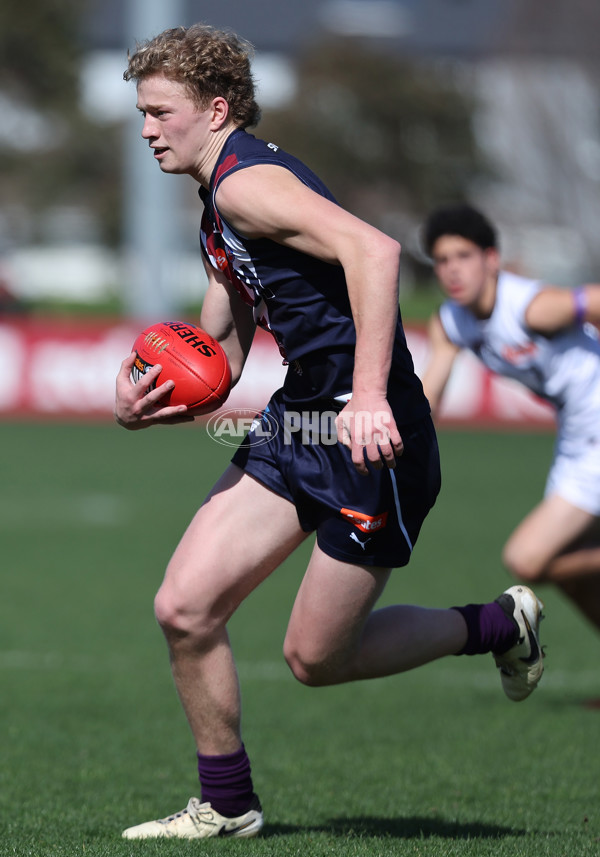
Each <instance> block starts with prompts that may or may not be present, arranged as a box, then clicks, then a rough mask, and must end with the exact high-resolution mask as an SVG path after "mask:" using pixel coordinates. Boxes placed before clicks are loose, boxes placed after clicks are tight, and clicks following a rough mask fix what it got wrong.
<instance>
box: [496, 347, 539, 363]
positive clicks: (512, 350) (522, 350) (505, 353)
mask: <svg viewBox="0 0 600 857" xmlns="http://www.w3.org/2000/svg"><path fill="white" fill-rule="evenodd" d="M537 350H538V347H537V345H536V344H535V342H527V343H526V344H525V345H505V346H504V347H503V348H502V352H501V353H502V357H503V358H504V360H506V362H507V363H511V364H512V365H513V366H518V365H520V364H521V365H522V364H523V363H525V362H526V361H527V359H528V358H530V357H534V356H535V355H536V354H537Z"/></svg>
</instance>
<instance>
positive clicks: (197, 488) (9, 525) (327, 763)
mask: <svg viewBox="0 0 600 857" xmlns="http://www.w3.org/2000/svg"><path fill="white" fill-rule="evenodd" d="M0 439H1V448H2V451H3V452H2V480H1V482H0V531H1V541H0V544H1V545H2V595H1V598H0V682H1V685H0V686H1V693H0V730H1V734H2V743H1V763H0V855H19V857H20V855H34V857H42V855H52V857H62V855H65V856H66V857H67V855H68V857H73V855H86V857H87V855H93V857H100V855H102V856H103V857H104V855H111V857H119V855H136V857H137V855H144V856H145V855H159V854H160V855H175V854H176V855H178V857H186V855H198V854H226V855H230V854H236V855H237V854H240V855H241V854H244V855H246V854H249V855H257V857H258V855H261V857H262V855H273V857H275V855H277V857H281V855H300V857H312V855H344V857H347V855H368V857H379V855H390V854H391V855H396V854H397V855H428V857H438V855H439V857H442V855H443V857H449V855H458V857H466V855H473V857H475V855H476V857H484V855H494V857H496V855H498V857H505V855H506V857H509V855H510V857H519V855H532V857H544V855H551V857H559V855H560V857H583V855H597V854H598V853H599V852H600V757H599V754H598V731H599V728H600V711H598V710H596V711H594V710H590V709H589V708H586V707H585V706H584V705H583V704H582V703H583V702H584V701H585V700H586V699H589V698H592V697H600V674H599V670H598V642H599V641H598V637H597V635H596V633H595V632H594V631H593V630H592V629H591V628H590V627H589V626H586V625H585V624H584V622H583V620H580V618H579V616H578V615H577V614H576V613H575V612H574V610H573V609H572V608H571V607H570V605H569V604H568V603H566V602H565V601H564V600H563V599H562V598H561V597H560V596H559V595H558V593H556V592H555V591H554V590H552V589H548V588H546V589H542V590H540V594H541V595H542V597H543V599H544V600H545V602H546V615H547V619H546V621H545V623H544V625H543V626H542V629H543V640H542V641H543V643H545V644H546V645H547V661H546V673H545V675H544V678H543V680H542V683H541V685H540V687H539V689H538V690H537V691H536V692H535V693H534V695H533V696H532V697H531V698H530V699H529V700H528V701H527V702H525V703H522V704H514V703H511V702H509V701H508V700H506V699H505V697H504V695H503V693H502V691H501V689H500V682H499V679H498V676H497V674H496V671H495V669H494V666H493V662H492V660H491V657H490V656H486V657H481V658H447V659H445V660H443V661H440V662H437V663H435V664H431V665H428V666H427V667H425V668H422V669H420V670H417V671H415V672H413V673H409V674H406V675H402V676H398V677H394V678H389V679H381V680H377V681H372V682H366V683H362V684H354V685H346V686H340V687H335V688H328V689H320V690H316V689H309V688H305V687H302V686H301V685H299V684H298V683H296V682H295V681H294V680H293V679H292V677H291V675H290V674H289V673H288V671H287V668H286V667H285V664H284V662H283V658H282V655H281V644H282V640H283V635H284V630H285V625H286V618H287V615H288V613H289V610H290V607H291V604H292V600H293V598H294V593H295V590H296V588H297V586H298V583H299V580H300V578H301V575H302V572H303V568H304V565H305V563H306V559H307V556H308V550H309V548H310V545H306V546H304V547H303V548H302V549H301V550H300V551H299V552H298V554H297V555H296V556H295V557H293V559H292V560H290V561H289V562H288V563H287V564H285V565H284V566H283V567H282V568H281V569H279V571H278V572H276V573H275V574H274V575H273V576H272V577H271V579H270V580H268V581H267V582H266V583H265V584H264V585H263V587H262V588H261V589H259V590H258V591H257V592H256V593H254V595H253V596H252V597H251V598H250V599H249V600H248V601H247V602H246V603H245V604H244V605H243V606H242V608H241V610H240V611H239V612H238V614H237V615H236V616H235V617H234V620H233V622H232V625H231V634H232V639H233V644H234V648H235V651H236V654H237V657H238V661H239V667H240V677H241V682H242V690H243V697H244V724H245V731H244V735H245V742H246V746H247V748H248V750H249V752H250V755H251V758H252V760H253V774H254V781H255V786H256V788H257V790H258V791H259V793H260V795H261V799H262V801H263V805H264V808H265V813H266V825H265V829H264V835H263V836H262V837H261V838H259V839H255V840H249V841H243V840H238V841H231V840H228V841H221V840H210V841H208V842H206V841H205V842H204V843H199V842H197V841H196V842H179V841H177V842H174V841H167V842H165V841H162V842H129V843H128V842H126V841H125V840H122V839H121V838H120V833H121V830H122V829H123V828H124V827H126V826H128V825H130V824H133V823H137V822H139V821H144V820H147V819H148V818H151V817H156V816H162V815H167V814H168V813H170V812H174V811H176V810H178V809H181V808H182V807H183V806H184V805H185V803H186V802H187V799H188V797H189V796H190V795H191V794H197V793H198V786H197V780H196V773H195V755H194V747H193V744H192V741H191V736H190V733H189V731H188V727H187V725H186V723H185V720H184V717H183V714H182V712H181V710H180V707H179V703H178V701H177V699H176V695H175V691H174V688H173V685H172V681H171V677H170V673H169V667H168V660H167V654H166V649H165V646H164V643H163V640H162V635H161V633H160V630H159V629H158V627H157V625H156V624H155V621H154V618H153V613H152V601H153V595H154V592H155V590H156V588H157V586H158V585H159V583H160V580H161V578H162V573H163V569H164V566H165V564H166V562H167V560H168V557H169V555H170V552H171V550H172V548H173V547H174V545H175V543H176V541H177V539H178V538H179V535H180V533H181V531H182V529H183V527H184V525H185V524H186V523H187V520H188V519H189V518H190V516H191V515H192V513H193V512H194V511H195V508H196V507H197V505H198V504H199V503H200V501H201V500H202V498H203V496H204V494H205V492H206V491H207V489H208V488H209V487H210V484H211V483H212V481H213V480H214V479H215V477H216V476H217V475H218V473H219V472H220V471H221V470H222V469H223V467H224V466H225V464H226V461H227V450H226V449H225V448H224V447H219V446H217V445H216V444H215V443H214V442H213V441H211V440H210V439H209V438H208V436H207V434H206V432H205V430H204V428H203V427H202V426H193V427H188V426H186V427H179V428H170V429H168V428H165V429H153V430H150V431H147V432H139V433H127V432H124V431H123V430H121V429H119V428H117V427H116V426H112V425H110V424H108V425H76V426H73V425H59V424H49V425H45V426H41V425H31V424H12V423H4V424H1V425H0ZM440 443H441V449H442V457H443V472H444V487H443V490H442V495H441V497H440V500H439V502H438V505H437V506H436V508H435V510H434V511H433V513H432V514H431V516H430V519H429V521H428V522H427V524H426V526H425V528H424V531H423V533H422V536H421V540H420V542H419V544H418V546H417V548H416V550H415V554H414V559H413V562H412V563H411V565H410V567H409V568H408V569H404V570H397V571H396V572H395V573H394V577H393V578H392V581H391V584H390V586H389V589H388V591H387V592H386V595H385V598H384V603H393V602H394V601H404V602H414V603H419V604H427V605H433V606H449V605H452V604H460V603H464V602H466V601H478V600H489V599H491V598H493V597H495V596H496V595H497V594H499V593H500V591H502V589H504V588H506V586H507V585H510V583H509V580H508V578H507V576H506V574H505V572H504V571H503V570H502V568H501V565H500V560H499V556H500V550H501V546H502V544H503V541H504V539H505V537H506V535H508V533H509V531H510V530H511V528H512V527H513V526H514V525H515V524H516V523H517V521H518V520H519V519H520V517H521V516H522V515H523V514H524V513H525V512H526V511H527V510H528V509H529V508H530V507H531V505H533V503H535V502H536V501H537V499H538V498H539V496H540V494H541V491H542V488H543V483H544V477H545V472H546V468H547V465H548V462H549V459H550V455H551V447H552V437H551V436H550V435H546V434H539V435H538V434H489V433H488V434H486V433H462V432H443V433H442V434H441V437H440ZM234 537H235V533H234V532H233V531H232V538H234Z"/></svg>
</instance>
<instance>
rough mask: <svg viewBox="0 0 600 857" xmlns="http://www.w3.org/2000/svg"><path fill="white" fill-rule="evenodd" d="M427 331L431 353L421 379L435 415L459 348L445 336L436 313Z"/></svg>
mask: <svg viewBox="0 0 600 857" xmlns="http://www.w3.org/2000/svg"><path fill="white" fill-rule="evenodd" d="M427 333H428V335H429V345H430V348H431V354H430V357H429V362H428V363H427V366H426V368H425V371H424V373H423V377H422V379H421V381H422V383H423V390H424V391H425V395H426V396H427V398H428V399H429V404H430V406H431V411H432V413H433V414H434V415H435V413H436V412H437V410H438V408H439V406H440V402H441V400H442V396H443V393H444V390H445V389H446V384H447V383H448V381H449V379H450V373H451V372H452V366H453V365H454V361H455V359H456V357H457V355H458V353H459V351H460V348H458V346H456V345H454V343H453V342H451V341H450V340H449V339H448V337H447V336H446V333H445V331H444V328H443V327H442V322H441V321H440V317H439V315H438V313H435V314H434V315H432V316H431V318H430V320H429V324H428V327H427Z"/></svg>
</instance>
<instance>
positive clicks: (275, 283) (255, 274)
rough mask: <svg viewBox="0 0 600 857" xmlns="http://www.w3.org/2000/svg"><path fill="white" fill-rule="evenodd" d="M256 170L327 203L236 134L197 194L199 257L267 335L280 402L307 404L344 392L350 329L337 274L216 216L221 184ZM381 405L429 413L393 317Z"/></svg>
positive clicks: (306, 174) (305, 176) (404, 414)
mask: <svg viewBox="0 0 600 857" xmlns="http://www.w3.org/2000/svg"><path fill="white" fill-rule="evenodd" d="M257 164H274V165H277V166H280V167H284V168H285V169H288V170H290V171H291V172H292V173H293V174H294V175H295V176H296V177H297V178H298V179H299V180H300V181H302V182H303V183H304V184H305V185H307V186H308V187H309V188H311V190H313V191H315V192H316V193H318V194H320V195H321V196H324V197H326V198H327V199H330V200H332V202H335V199H334V198H333V196H332V195H331V193H330V192H329V190H328V189H327V188H326V187H325V185H324V184H323V183H322V182H321V180H320V179H319V178H318V177H317V176H316V175H315V174H314V173H313V172H312V171H311V170H309V169H308V168H307V167H306V166H305V165H304V164H303V163H302V162H301V161H299V160H298V159H297V158H294V157H293V156H292V155H289V154H288V153H287V152H284V151H283V150H282V149H280V148H279V147H278V146H276V145H275V144H273V143H266V142H265V141H263V140H259V139H257V138H256V137H254V136H253V135H251V134H248V133H247V132H246V131H244V130H242V129H236V130H235V131H233V133H232V134H231V135H230V136H229V137H228V139H227V140H226V142H225V145H224V146H223V149H222V150H221V153H220V156H219V159H218V162H217V164H216V165H215V169H214V171H213V174H212V177H211V182H210V189H209V190H206V189H205V188H201V189H200V191H199V193H200V197H201V199H202V201H203V203H204V214H203V217H202V225H201V229H200V238H201V244H202V249H203V252H204V254H205V256H206V257H207V259H208V261H209V262H210V264H211V265H212V266H213V267H214V268H216V269H217V270H220V271H222V272H223V273H224V274H225V275H226V277H227V278H228V280H229V281H230V282H231V283H232V284H233V285H234V287H235V288H236V290H237V291H238V293H239V294H240V296H241V298H242V299H243V300H244V301H245V302H246V303H247V304H249V305H251V306H252V308H253V313H254V319H255V322H256V323H257V324H258V325H260V326H261V327H264V328H265V329H267V330H268V331H270V333H272V335H273V336H274V338H275V340H276V342H277V344H278V346H279V349H280V352H281V354H282V356H283V358H284V360H285V361H286V362H288V363H289V369H288V372H287V374H286V379H285V382H284V386H283V391H282V392H283V397H284V400H285V401H288V402H315V401H316V400H319V399H331V398H334V397H336V396H341V395H344V394H347V393H350V392H351V390H352V372H353V364H354V348H355V344H356V331H355V327H354V321H353V318H352V311H351V307H350V300H349V297H348V291H347V288H346V282H345V276H344V271H343V268H342V267H341V266H339V265H332V264H329V263H327V262H323V261H321V260H320V259H316V258H315V257H313V256H310V255H307V254H305V253H301V252H299V251H297V250H294V249H291V248H289V247H285V246H283V245H281V244H278V243H277V242H275V241H272V240H270V239H266V238H259V239H249V238H246V237H245V236H243V235H240V234H239V233H238V232H236V231H235V230H234V229H233V228H232V227H231V226H230V225H229V224H228V223H227V222H226V221H225V219H224V218H223V217H222V216H221V215H220V213H219V212H218V210H217V207H216V205H215V194H216V191H217V188H218V187H219V183H220V182H221V181H222V180H223V178H224V177H225V176H227V175H230V174H231V173H233V172H235V171H237V170H241V169H245V168H246V167H251V166H254V165H257ZM388 399H389V401H390V404H391V405H392V407H393V409H394V411H395V416H396V419H397V421H398V423H399V424H404V423H410V422H414V421H415V420H417V419H420V418H421V417H422V416H424V415H425V414H427V413H429V404H428V402H427V399H426V398H425V396H424V394H423V390H422V387H421V382H420V381H419V379H418V377H417V376H416V374H415V372H414V368H413V362H412V357H411V355H410V352H409V350H408V347H407V344H406V338H405V335H404V330H403V328H402V322H401V318H400V315H399V317H398V326H397V330H396V337H395V343H394V350H393V355H392V365H391V370H390V377H389V384H388Z"/></svg>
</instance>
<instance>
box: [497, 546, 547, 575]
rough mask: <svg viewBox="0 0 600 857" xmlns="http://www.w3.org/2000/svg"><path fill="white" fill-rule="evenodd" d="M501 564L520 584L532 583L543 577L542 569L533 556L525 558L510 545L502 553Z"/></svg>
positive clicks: (525, 556) (521, 552) (524, 555)
mask: <svg viewBox="0 0 600 857" xmlns="http://www.w3.org/2000/svg"><path fill="white" fill-rule="evenodd" d="M502 562H503V563H504V566H505V568H506V569H507V570H508V572H509V573H510V574H511V575H512V577H514V578H515V579H516V580H518V581H520V582H521V583H534V582H535V581H538V580H541V579H542V578H543V576H544V567H543V566H542V565H541V564H540V563H539V561H537V559H536V558H535V557H534V556H527V555H526V554H525V553H524V552H523V551H521V550H517V549H515V548H514V547H513V546H512V545H511V544H510V543H509V544H508V545H506V547H505V548H504V551H503V552H502Z"/></svg>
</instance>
